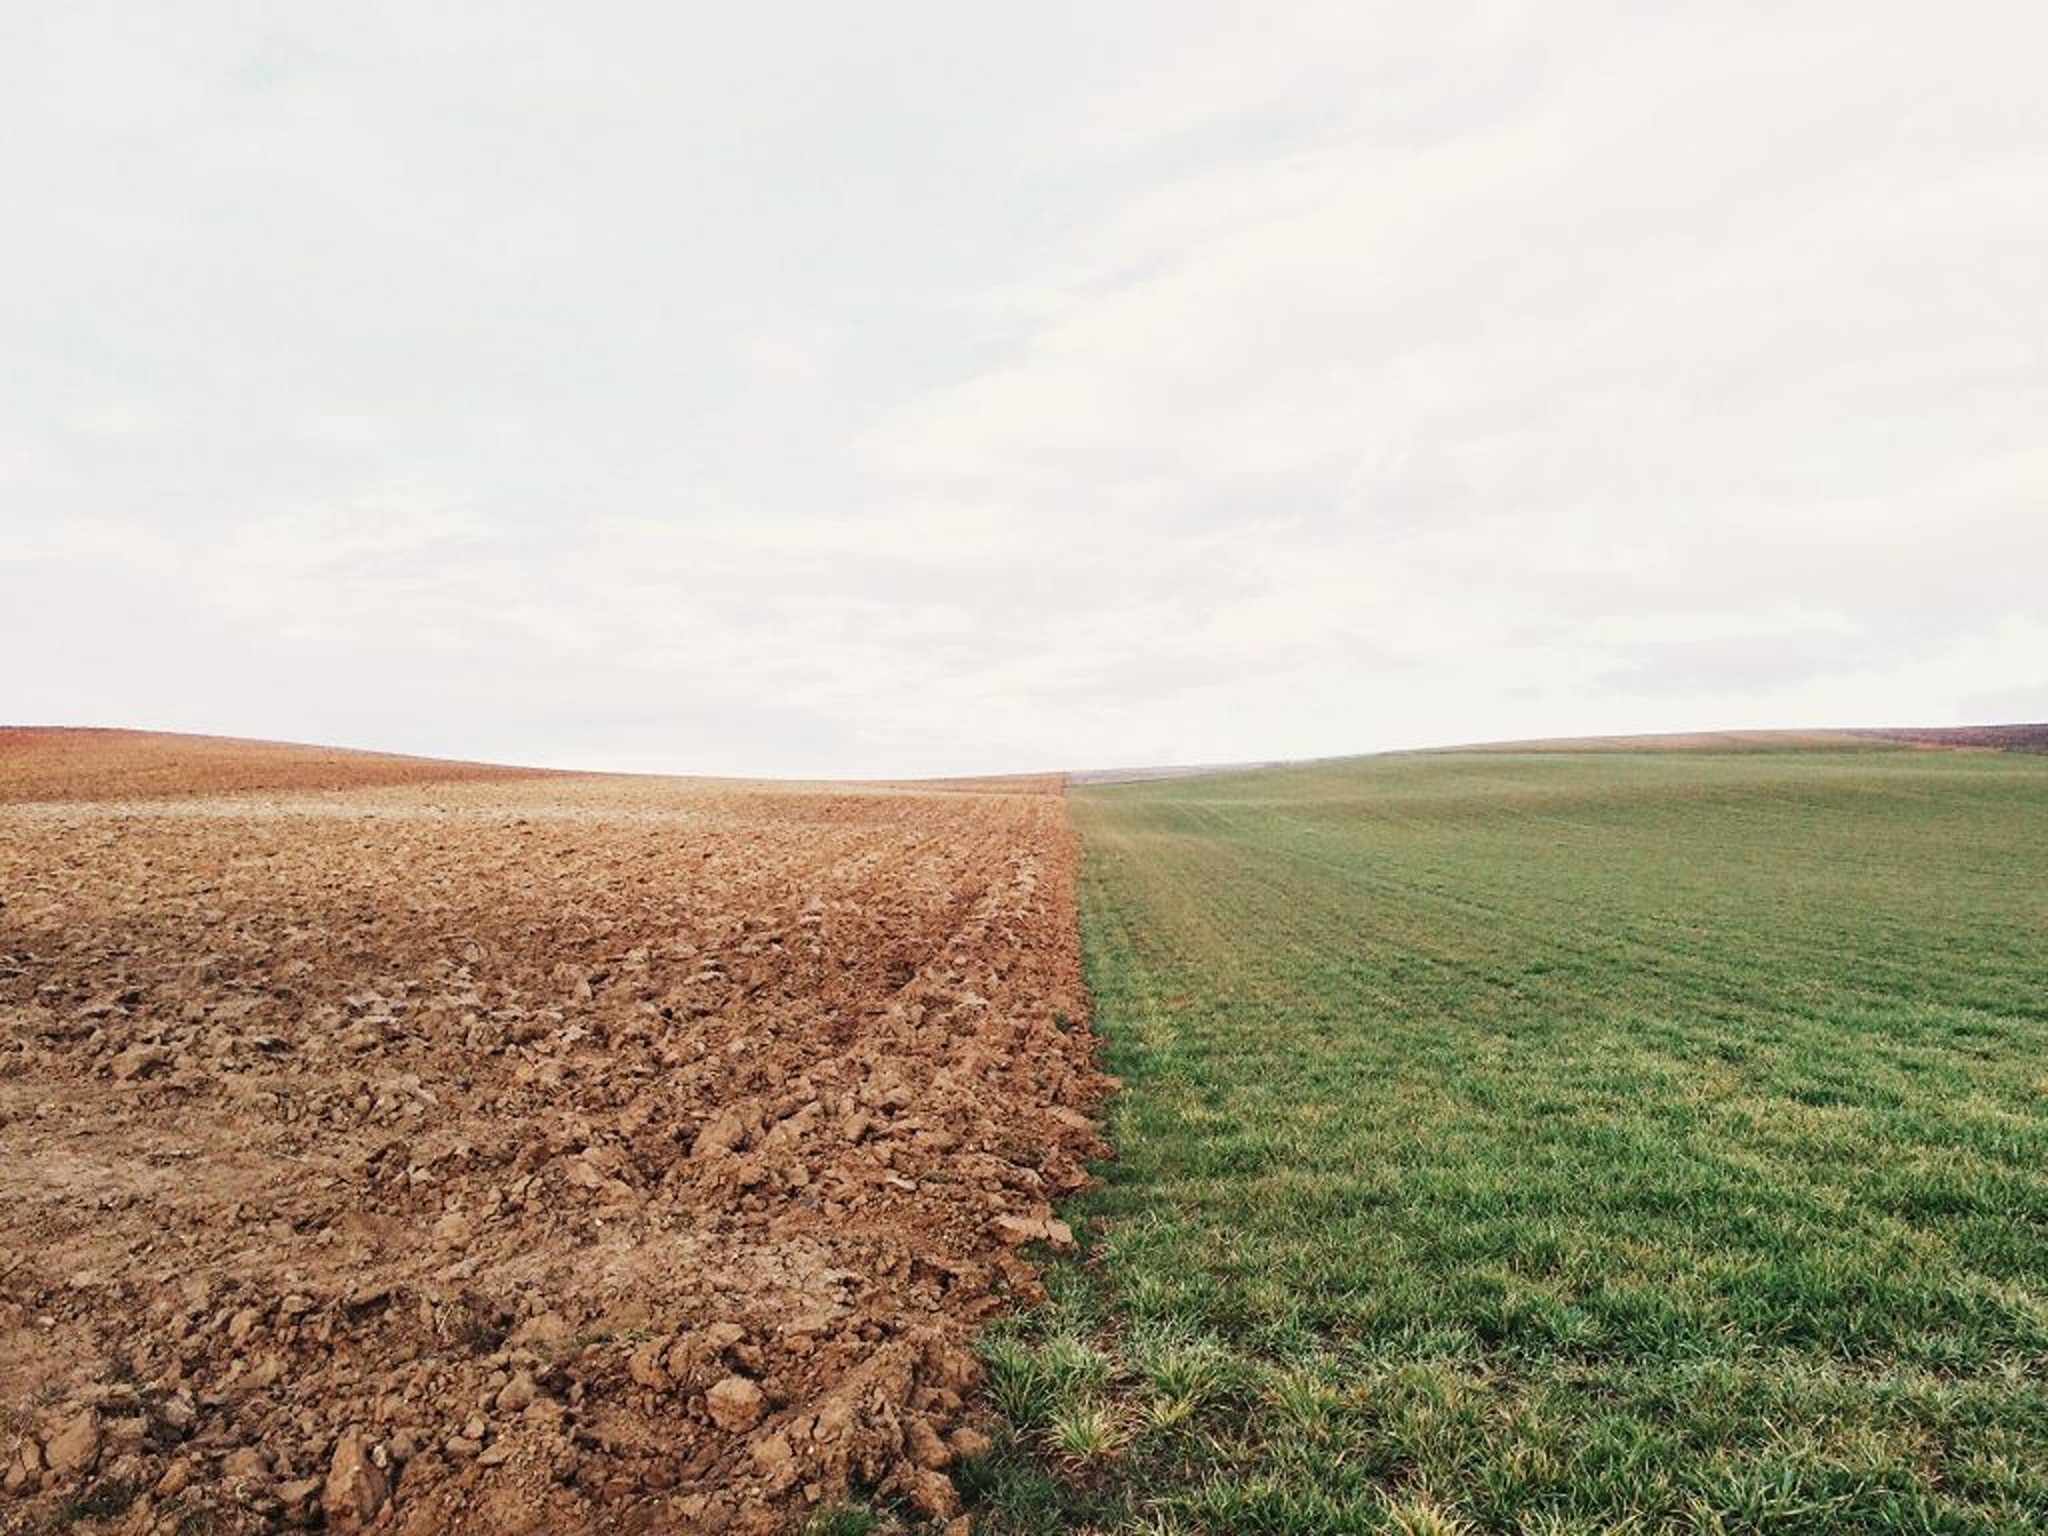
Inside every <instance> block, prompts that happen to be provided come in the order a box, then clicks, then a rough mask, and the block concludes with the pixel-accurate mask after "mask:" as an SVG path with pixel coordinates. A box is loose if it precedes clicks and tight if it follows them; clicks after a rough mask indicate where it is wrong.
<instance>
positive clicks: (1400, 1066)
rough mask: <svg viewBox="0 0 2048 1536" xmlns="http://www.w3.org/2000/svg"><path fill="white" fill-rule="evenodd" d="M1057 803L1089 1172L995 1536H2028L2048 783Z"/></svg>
mask: <svg viewBox="0 0 2048 1536" xmlns="http://www.w3.org/2000/svg"><path fill="white" fill-rule="evenodd" d="M1074 810H1075V814H1076V817H1077V819H1078V820H1079V823H1080V826H1081V829H1082V833H1083V837H1084V840H1085V841H1084V846H1085V850H1086V851H1085V858H1084V871H1083V890H1082V931H1083V937H1084V944H1085V951H1086V961H1087V967H1088V976H1089V982H1090V985H1091V987H1092V988H1093V991H1094V995H1095V1002H1096V1008H1097V1023H1098V1026H1099V1027H1100V1029H1101V1030H1102V1031H1103V1033H1104V1034H1105V1035H1106V1037H1107V1039H1108V1042H1109V1065H1110V1067H1111V1069H1112V1070H1113V1071H1115V1072H1117V1073H1118V1074H1120V1075H1121V1076H1122V1077H1123V1079H1124V1084H1125V1091H1124V1092H1123V1094H1122V1095H1121V1096H1120V1097H1119V1098H1118V1099H1117V1100H1116V1101H1114V1105H1113V1109H1112V1111H1111V1121H1110V1134H1111V1137H1112V1139H1113V1140H1114V1142H1115V1143H1116V1145H1117V1147H1118V1149H1119V1153H1120V1158H1119V1161H1118V1162H1116V1163H1115V1164H1113V1165H1111V1166H1110V1167H1108V1168H1106V1169H1105V1170H1104V1182H1103V1184H1102V1185H1101V1186H1100V1187H1099V1188H1098V1189H1097V1190H1096V1191H1095V1192H1093V1193H1092V1194H1090V1195H1089V1196H1088V1197H1086V1198H1085V1200H1084V1201H1082V1202H1081V1203H1080V1207H1079V1209H1078V1211H1077V1212H1076V1214H1078V1215H1080V1216H1081V1217H1083V1218H1085V1220H1086V1228H1087V1231H1088V1233H1089V1239H1088V1240H1089V1247H1088V1250H1087V1252H1086V1254H1085V1256H1084V1258H1082V1259H1080V1260H1078V1261H1073V1262H1070V1263H1068V1264H1066V1265H1065V1266H1063V1267H1061V1268H1059V1269H1057V1270H1055V1271H1054V1273H1053V1274H1052V1277H1051V1287H1050V1290H1051V1299H1050V1301H1049V1303H1048V1304H1047V1305H1046V1306H1045V1307H1044V1308H1042V1309H1040V1310H1039V1311H1038V1312H1036V1313H1035V1314H1033V1315H1031V1316H1028V1317H1026V1318H1024V1319H1022V1320H1020V1321H1018V1322H1015V1323H1013V1324H1011V1325H1009V1326H1007V1327H1006V1328H1005V1329H1004V1330H1003V1331H1001V1332H1000V1333H998V1334H997V1335H995V1336H993V1337H992V1338H991V1339H990V1341H989V1344H988V1358H989V1364H990V1368H991V1381H992V1387H993V1393H994V1398H995V1401H996V1402H997V1404H998V1405H999V1406H1000V1410H1001V1413H1002V1415H1003V1417H1004V1419H1005V1430H1004V1433H1003V1434H1002V1435H1001V1437H1000V1439H999V1443H998V1448H997V1451H996V1453H995V1454H994V1455H992V1456H991V1457H989V1458H987V1459H985V1461H984V1462H983V1463H982V1464H980V1465H978V1466H976V1467H973V1468H970V1469H969V1470H968V1473H967V1479H966V1480H967V1483H968V1485H969V1487H970V1489H971V1491H972V1492H973V1493H974V1494H975V1496H976V1497H977V1499H978V1501H979V1518H980V1522H981V1526H982V1528H984V1529H988V1530H992V1531H1017V1532H1021V1531H1053V1530H1071V1529H1081V1528H1096V1529H1103V1530H1131V1531H1141V1530H1142V1531H1175V1530H1186V1531H1197V1530H1199V1531H1217V1532H1233V1533H1240V1532H1246V1533H1250V1532H1262V1531H1263V1532H1274V1533H1281V1532H1286V1533H1297V1532H1300V1533H1308V1532H1321V1531H1328V1532H1351V1531H1402V1532H1456V1531H1474V1532H1478V1531H1489V1532H1490V1531H1503V1532H1504V1531H1529V1532H1557V1533H1562V1532H1569V1531H1580V1532H1609V1531H1627V1530H1640V1531H1691V1532H1701V1533H1709V1532H1737V1531H1742V1532H1748V1531H1786V1532H1830V1531H1840V1532H1851V1531H1853V1532H1907V1531H1939V1532H1949V1531H1954V1532H1965V1531H1999V1532H2013V1533H2019V1532H2035V1531H2040V1530H2043V1529H2048V759H2041V758H2024V757H2018V756H1980V755H1964V754H1944V753H1927V752H1904V751H1835V752H1824V751H1809V752H1790V753H1722V754H1685V755H1681V754H1663V753H1641V754H1620V755H1606V756H1599V757H1593V756H1557V755H1541V756H1538V755H1515V756H1505V755H1504V756H1480V755H1471V756H1462V755H1435V756H1419V757H1403V758H1387V759H1378V760H1365V761H1358V762H1351V763H1344V764H1334V765H1324V766H1317V767H1314V768H1306V769H1294V770H1283V771H1278V772H1270V773H1261V774H1250V775H1243V776H1231V777H1219V778H1211V779H1203V780H1183V781H1175V782H1167V783H1160V784H1146V785H1128V786H1117V787H1109V788H1101V789H1095V790H1090V791H1086V792H1079V793H1077V794H1076V796H1075V799H1074Z"/></svg>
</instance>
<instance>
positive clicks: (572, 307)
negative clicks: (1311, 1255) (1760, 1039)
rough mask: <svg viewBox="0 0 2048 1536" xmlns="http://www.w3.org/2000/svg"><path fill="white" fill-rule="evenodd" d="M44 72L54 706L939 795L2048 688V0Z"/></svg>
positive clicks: (1068, 23) (23, 628)
mask: <svg viewBox="0 0 2048 1536" xmlns="http://www.w3.org/2000/svg"><path fill="white" fill-rule="evenodd" d="M9 27H10V29H11V31H10V35H9V36H8V37H7V38H6V39H4V41H6V42H7V44H8V45H9V46H7V47H6V48H4V49H0V56H4V57H5V58H6V59H8V60H11V62H7V63H0V102H4V103H5V105H4V106H0V128H4V129H5V132H0V143H5V144H7V145H11V146H14V147H13V148H9V149H0V193H4V194H5V196H4V197H0V242H4V248H5V249H7V250H8V251H9V253H10V254H9V257H8V260H9V262H10V265H11V267H12V268H13V270H14V271H15V272H16V273H18V275H19V276H18V280H17V282H16V283H15V287H16V290H17V291H19V292H22V293H25V294H27V295H28V296H29V297H30V302H29V303H27V304H24V305H21V306H18V307H17V308H16V309H14V310H12V311H10V314H9V316H8V317H7V318H5V319H0V347H4V348H5V351H6V355H7V356H9V358H10V359H11V360H14V361H15V362H16V363H17V364H18V366H14V367H11V368H10V369H9V370H8V374H7V377H6V378H5V379H0V584H4V585H5V587H6V588H7V589H8V591H9V592H10V593H11V594H12V596H13V599H14V600H12V601H10V602H8V603H7V604H5V605H4V607H0V643H4V644H5V645H6V646H7V648H8V649H9V651H10V652H11V653H13V654H27V653H28V651H27V649H26V648H28V647H31V646H32V647H35V649H36V653H37V654H39V655H47V656H49V657H51V658H52V660H51V661H50V663H49V664H47V665H44V666H40V667H37V668H34V669H31V670H28V671H25V672H17V673H15V674H14V675H12V676H10V677H7V678H5V679H0V716H5V717H10V718H24V719H25V718H60V719H73V720H82V721H93V722H124V723H125V722H129V721H134V722H137V723H154V724H164V725H181V726H188V727H194V728H206V729H220V730H235V731H241V732H245V733H250V734H278V735H293V736H300V737H310V738H316V739H317V738H327V739H337V740H348V741H360V742H363V743H365V744H373V745H390V746H400V747H410V748H413V749H417V750H427V751H444V752H453V753H460V754H463V755H485V756H506V757H515V758H521V759H527V760H544V761H555V762H572V763H573V762H583V763H589V764H594V765H605V764H612V765H620V766H627V765H630V766H639V767H648V766H667V767H672V768H675V769H680V770H690V769H698V770H706V771H725V772H747V771H759V772H786V773H890V774H896V773H906V772H918V771H927V772H945V771H968V770H977V769H1001V768H1007V767H1020V766H1021V767H1031V766H1056V765H1068V764H1088V763H1114V762H1130V761H1156V760H1173V759H1181V760H1215V759H1227V758H1236V757H1266V756H1273V755H1280V754H1285V753H1326V752H1337V751H1344V750H1360V749H1366V748H1372V747H1378V746H1396V745H1413V744H1419V743H1426V742H1429V741H1432V740H1452V739H1474V738H1479V737H1486V736H1524V735H1537V734H1550V733H1560V732H1571V731H1580V730H1634V729H1651V728H1665V727H1668V728H1692V727H1713V726H1721V725H1742V724H1756V725H1768V724H1797V723H1808V722H1812V721H1843V720H1854V719H1856V718H1859V717H1862V716H1868V717H1870V718H1877V719H1886V720H1893V721H1899V720H1922V721H1925V722H1928V723H1940V722H1942V721H1947V720H1956V719H1962V718H1967V717H1969V716H1971V715H1972V714H1973V713H1975V712H1979V711H1981V710H1983V709H1984V708H1986V707H1987V706H1988V703H1990V702H1995V701H2000V700H2014V699H2018V700H2023V699H2025V698H2027V697H2040V696H2041V695H2040V692H2039V689H2040V687H2041V686H2048V670H2043V667H2042V664H2041V663H2040V662H2039V661H2038V660H2037V659H2036V658H2038V657H2040V656H2042V655H2048V651H2044V650H2043V649H2041V648H2040V647H2039V646H2038V645H2037V644H2035V641H2036V640H2037V638H2038V633H2039V624H2040V622H2041V618H2042V610H2041V606H2040V599H2039V592H2038V584H2039V572H2040V571H2042V570H2043V569H2048V519H2043V518H2042V517H2041V516H2040V511H2041V507H2042V503H2043V497H2044V493H2048V453H2044V452H2043V451H2042V449H2041V448H2040V447H2039V446H2038V426H2037V424H2038V422H2039V420H2040V419H2041V417H2042V412H2043V407H2044V405H2048V354H2044V352H2043V350H2042V349H2041V347H2040V345H2039V342H2038V337H2039V336H2041V335H2043V334H2048V203H2044V202H2043V200H2042V199H2040V198H2039V197H2038V196H2037V195H2035V189H2037V188H2038V187H2039V186H2040V185H2041V184H2042V182H2043V179H2044V176H2048V107H2044V105H2043V104H2042V100H2041V98H2040V94H2039V92H2038V90H2037V89H2036V87H2035V82H2034V80H2033V79H2032V76H2031V71H2030V68H2029V60H2030V58H2031V57H2032V56H2033V54H2034V52H2035V51H2036V50H2031V49H2029V48H2027V47H2025V46H2023V44H2024V42H2025V41H2027V40H2029V39H2031V40H2033V41H2035V42H2044V41H2048V22H2044V21H2043V20H2042V19H2041V18H2040V17H2039V16H2038V15H2037V14H2036V12H2035V11H2033V10H2032V9H2029V8H2025V7H2020V6H2016V5H2006V4H1987V5H1985V6H1983V7H1972V8H1970V9H1969V10H1968V11H1967V12H1951V13H1948V14H1943V15H1935V14H1934V13H1932V12H1930V11H1929V10H1928V8H1926V7H1924V6H1921V5H1917V4H1905V3H1879V4H1876V5H1856V6H1851V5H1849V4H1846V3H1817V0H1807V3H1800V4H1794V5H1781V6H1771V7H1763V6H1756V5H1747V4H1736V5H1730V6H1720V7H1712V8H1708V7H1686V6H1680V7H1660V8H1656V9H1654V10H1644V9H1643V8H1640V7H1633V6H1624V5H1616V4H1571V5H1561V6H1556V7H1544V8H1542V10H1541V12H1540V13H1539V12H1537V11H1535V10H1533V9H1524V8H1516V7H1501V6H1496V5H1485V4H1472V5H1452V6H1445V7H1430V8H1426V9H1416V8H1397V7H1387V6H1376V5H1366V6H1358V5H1350V4H1345V5H1335V4H1332V5H1322V4H1306V3H1304V4H1300V5H1294V6H1286V7H1282V8H1280V9H1279V10H1278V11H1273V12H1270V13H1264V12H1262V13H1261V16H1260V18H1259V19H1258V22H1257V24H1256V25H1253V24H1252V23H1251V22H1249V21H1248V20H1247V19H1246V13H1245V12H1243V11H1242V9H1241V8H1238V7H1223V6H1215V7H1207V6H1191V7H1188V6H1176V7H1164V6H1158V7H1152V6H1137V7H1130V8H1126V9H1119V10H1118V11H1116V12H1115V13H1113V14H1105V13H1103V12H1101V10H1100V8H1088V7H1079V6H1072V7H1068V6H1055V7H1046V8H1042V9H1039V8H1034V10H1033V11H1032V13H1031V14H1030V15H1029V17H1028V18H1027V17H1023V16H1018V15H1010V14H1001V15H999V14H997V13H993V12H985V11H979V10H971V9H964V8H963V9H957V10H956V9H952V8H947V9H944V10H940V11H933V12H931V13H929V14H924V15H921V16H918V17H916V18H912V17H911V16H910V15H909V14H908V13H900V14H896V15H892V16H887V17H882V16H867V17H864V18H863V19H862V20H861V21H860V23H859V25H854V24H853V23H852V22H851V21H849V20H848V19H847V18H846V17H845V16H844V15H842V14H840V13H838V12H836V11H833V10H830V9H828V8H805V7H794V8H789V9H787V10H779V11H777V12H776V13H775V14H773V15H769V14H767V13H762V14H760V15H754V14H752V13H749V14H748V15H747V16H744V17H741V16H732V17H724V18H711V17H709V16H707V15H706V14H703V13H692V12H675V11H671V10H669V9H668V8H658V7H633V6H623V5H622V6H618V7H613V8H610V9H607V10H605V11H602V12H600V13H588V14H580V15H575V16H571V15H568V14H567V13H544V12H537V11H536V12H527V11H523V10H520V9H519V8H516V7H515V8H511V9H493V10H491V11H488V12H486V11H482V10H477V11H473V12H472V11H469V10H467V9H466V8H463V7H442V8H436V9H435V10H434V11H433V12H432V13H431V14H427V13H420V12H418V11H417V10H416V9H411V8H406V9H401V8H396V7H392V8H381V7H378V8H370V9H367V10H365V11H364V12H363V14H362V18H361V20H360V22H359V23H357V24H352V26H351V27H350V28H348V29H346V30H344V29H340V28H336V27H334V26H332V25H331V24H330V23H327V22H324V21H322V20H320V19H319V18H313V17H288V16H283V15H279V16H273V17H268V18H266V19H265V20H264V22H263V23H262V24H261V25H260V26H257V27H254V28H252V27H250V26H249V25H248V24H247V23H246V18H241V17H237V16H235V15H233V14H231V13H230V12H229V11H228V10H226V9H222V10H220V11H219V12H217V13H212V12H209V11H208V10H207V8H205V7H201V8H200V9H199V10H198V11H197V12H195V13H193V14H192V15H190V16H185V17H181V20H180V23H179V24H178V25H177V26H175V27H172V26H169V25H167V24H166V25H160V26H157V27H156V28H155V30H154V32H152V31H150V30H149V28H148V27H140V28H138V27H137V26H136V25H134V24H133V23H132V18H127V17H125V16H122V15H117V14H116V13H114V12H113V11H108V10H100V9H98V8H95V7H92V6H89V5H88V6H65V7H57V6H48V7H39V6H31V7H25V8H20V9H19V10H18V12H17V13H16V14H15V15H14V17H13V18H12V20H11V21H10V23H9ZM31 145H32V146H33V148H32V149H31V148H29V147H28V146H31Z"/></svg>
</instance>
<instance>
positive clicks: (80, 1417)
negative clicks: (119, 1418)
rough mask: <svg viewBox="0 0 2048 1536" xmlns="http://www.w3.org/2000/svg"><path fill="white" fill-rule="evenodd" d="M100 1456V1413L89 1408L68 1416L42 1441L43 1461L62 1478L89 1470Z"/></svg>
mask: <svg viewBox="0 0 2048 1536" xmlns="http://www.w3.org/2000/svg"><path fill="white" fill-rule="evenodd" d="M99 1455H100V1421H99V1415H98V1414H96V1413H94V1412H93V1411H92V1409H90V1408H84V1409H80V1410H79V1411H78V1412H77V1413H75V1414H73V1415H72V1416H71V1417H70V1418H68V1419H66V1420H65V1421H64V1422H63V1423H62V1424H61V1425H59V1426H58V1428H57V1432H56V1433H55V1434H53V1435H51V1436H50V1438H49V1439H48V1440H46V1441H45V1442H44V1443H43V1460H44V1461H45V1462H47V1463H48V1464H49V1467H50V1470H51V1471H52V1472H55V1473H57V1474H58V1475H59V1476H62V1477H75V1476H78V1475H80V1474H82V1473H85V1472H90V1471H91V1470H92V1467H93V1463H94V1462H96V1461H98V1460H99Z"/></svg>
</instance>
